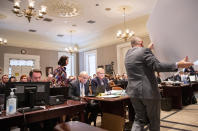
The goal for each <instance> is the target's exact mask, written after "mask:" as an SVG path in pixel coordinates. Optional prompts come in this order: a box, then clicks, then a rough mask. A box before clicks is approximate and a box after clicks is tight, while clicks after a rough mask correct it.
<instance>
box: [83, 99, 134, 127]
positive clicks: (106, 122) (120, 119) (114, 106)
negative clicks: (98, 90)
mask: <svg viewBox="0 0 198 131" xmlns="http://www.w3.org/2000/svg"><path fill="white" fill-rule="evenodd" d="M84 98H85V99H86V100H96V101H99V103H100V106H101V109H102V112H103V116H102V123H101V127H102V128H104V129H108V130H112V131H120V130H123V128H124V124H125V123H124V121H125V116H126V106H127V105H128V107H129V111H130V112H129V120H130V121H133V119H134V115H135V113H134V110H133V107H132V104H131V102H130V97H129V96H120V97H116V98H103V97H88V96H86V97H84ZM110 117H111V118H110ZM116 121H117V122H116Z"/></svg>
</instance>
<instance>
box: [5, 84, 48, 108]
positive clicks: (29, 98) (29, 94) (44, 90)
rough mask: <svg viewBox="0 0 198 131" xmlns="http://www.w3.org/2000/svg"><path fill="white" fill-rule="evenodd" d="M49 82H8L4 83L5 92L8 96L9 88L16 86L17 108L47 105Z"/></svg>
mask: <svg viewBox="0 0 198 131" xmlns="http://www.w3.org/2000/svg"><path fill="white" fill-rule="evenodd" d="M49 86H50V83H49V82H10V83H7V84H6V90H5V94H6V96H9V94H10V88H16V90H15V91H14V92H15V95H16V96H17V99H18V100H17V103H18V104H17V106H18V107H19V108H23V107H30V108H31V109H30V111H31V110H37V109H35V108H34V106H35V105H36V106H42V105H48V103H49Z"/></svg>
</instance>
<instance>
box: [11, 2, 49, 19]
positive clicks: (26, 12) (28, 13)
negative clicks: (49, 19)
mask: <svg viewBox="0 0 198 131" xmlns="http://www.w3.org/2000/svg"><path fill="white" fill-rule="evenodd" d="M28 1H29V5H28V8H27V9H24V10H22V11H21V10H20V2H21V1H20V0H15V2H14V6H13V10H12V11H13V13H15V14H16V16H18V17H22V16H25V17H26V18H27V19H28V21H29V22H30V20H31V18H32V17H33V16H34V17H36V20H39V19H42V18H43V16H44V15H45V14H46V8H47V7H46V6H43V5H42V6H41V9H40V10H39V11H38V15H37V13H36V11H35V10H34V3H35V1H34V0H28Z"/></svg>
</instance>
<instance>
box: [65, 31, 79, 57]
mask: <svg viewBox="0 0 198 131" xmlns="http://www.w3.org/2000/svg"><path fill="white" fill-rule="evenodd" d="M73 32H74V30H70V33H71V45H70V46H69V47H66V48H65V51H66V52H68V53H70V54H72V53H76V52H78V46H77V45H73V42H72V33H73Z"/></svg>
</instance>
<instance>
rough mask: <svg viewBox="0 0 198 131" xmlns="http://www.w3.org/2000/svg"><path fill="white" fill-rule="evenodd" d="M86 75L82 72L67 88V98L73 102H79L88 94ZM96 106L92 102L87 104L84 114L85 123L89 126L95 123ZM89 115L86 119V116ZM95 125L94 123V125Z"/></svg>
mask: <svg viewBox="0 0 198 131" xmlns="http://www.w3.org/2000/svg"><path fill="white" fill-rule="evenodd" d="M88 78H89V76H88V74H87V73H86V72H85V71H82V72H81V73H80V75H79V76H78V79H77V80H74V81H72V82H71V83H70V86H69V97H70V98H71V99H73V100H81V97H84V96H87V95H88V94H89V93H90V92H89V83H88V81H87V80H88ZM97 110H98V104H97V103H94V102H93V101H91V102H88V105H87V108H86V112H85V122H86V123H88V124H90V123H91V122H92V121H95V119H96V117H97V112H98V111H97ZM89 113H91V114H90V115H89V117H88V114H89ZM94 124H95V123H94Z"/></svg>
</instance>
